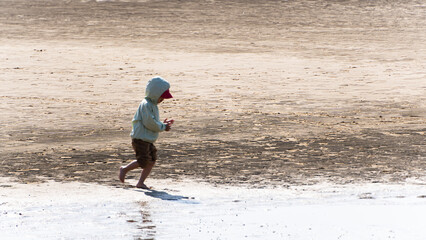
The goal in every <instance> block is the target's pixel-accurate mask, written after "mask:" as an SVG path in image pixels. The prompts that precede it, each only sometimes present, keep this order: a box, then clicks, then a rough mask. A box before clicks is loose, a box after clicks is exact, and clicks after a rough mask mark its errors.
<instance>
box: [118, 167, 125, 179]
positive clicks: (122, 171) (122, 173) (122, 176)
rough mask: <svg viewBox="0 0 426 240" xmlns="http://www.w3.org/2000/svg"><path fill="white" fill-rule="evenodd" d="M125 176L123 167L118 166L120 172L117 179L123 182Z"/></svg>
mask: <svg viewBox="0 0 426 240" xmlns="http://www.w3.org/2000/svg"><path fill="white" fill-rule="evenodd" d="M125 177H126V172H125V170H124V167H120V172H119V173H118V179H120V181H121V182H122V183H124V178H125Z"/></svg>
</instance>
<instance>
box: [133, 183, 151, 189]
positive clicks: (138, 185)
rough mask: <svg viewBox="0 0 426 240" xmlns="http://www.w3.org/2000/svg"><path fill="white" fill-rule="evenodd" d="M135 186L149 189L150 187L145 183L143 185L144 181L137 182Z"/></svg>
mask: <svg viewBox="0 0 426 240" xmlns="http://www.w3.org/2000/svg"><path fill="white" fill-rule="evenodd" d="M136 187H137V188H142V189H151V188H150V187H148V186H147V185H145V184H144V183H142V184H139V183H138V184H137V185H136Z"/></svg>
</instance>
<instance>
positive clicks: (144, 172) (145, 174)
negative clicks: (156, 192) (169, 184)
mask: <svg viewBox="0 0 426 240" xmlns="http://www.w3.org/2000/svg"><path fill="white" fill-rule="evenodd" d="M154 165H155V162H150V163H149V164H148V165H147V166H146V167H145V168H144V169H143V170H142V173H141V177H140V179H139V182H138V184H136V187H137V188H142V189H149V187H147V186H146V185H145V183H144V182H145V179H146V178H147V177H148V176H149V174H150V173H151V170H152V168H153V167H154Z"/></svg>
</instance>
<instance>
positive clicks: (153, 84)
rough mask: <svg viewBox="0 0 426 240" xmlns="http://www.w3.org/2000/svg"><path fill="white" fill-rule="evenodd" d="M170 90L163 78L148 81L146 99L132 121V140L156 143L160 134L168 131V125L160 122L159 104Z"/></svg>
mask: <svg viewBox="0 0 426 240" xmlns="http://www.w3.org/2000/svg"><path fill="white" fill-rule="evenodd" d="M169 88H170V84H169V82H167V81H166V80H164V79H162V78H161V77H155V78H153V79H151V80H149V81H148V84H147V85H146V90H145V99H144V100H142V102H141V103H140V104H139V107H138V110H137V111H136V113H135V116H134V117H133V120H132V126H133V129H132V132H131V133H130V136H131V137H132V138H135V139H141V140H143V141H146V142H150V143H154V142H155V141H156V140H157V138H158V133H159V132H162V131H164V130H166V124H164V123H163V122H161V121H160V114H159V112H158V106H157V102H158V99H159V98H160V96H161V95H162V94H163V93H164V92H165V91H166V90H167V89H169Z"/></svg>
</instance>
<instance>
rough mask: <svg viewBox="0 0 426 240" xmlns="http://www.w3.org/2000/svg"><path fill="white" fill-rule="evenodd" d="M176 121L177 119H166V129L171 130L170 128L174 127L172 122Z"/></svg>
mask: <svg viewBox="0 0 426 240" xmlns="http://www.w3.org/2000/svg"><path fill="white" fill-rule="evenodd" d="M174 122H175V120H173V119H171V120H167V118H166V119H164V122H163V123H165V124H166V131H170V129H171V128H172V124H173V123H174Z"/></svg>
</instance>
